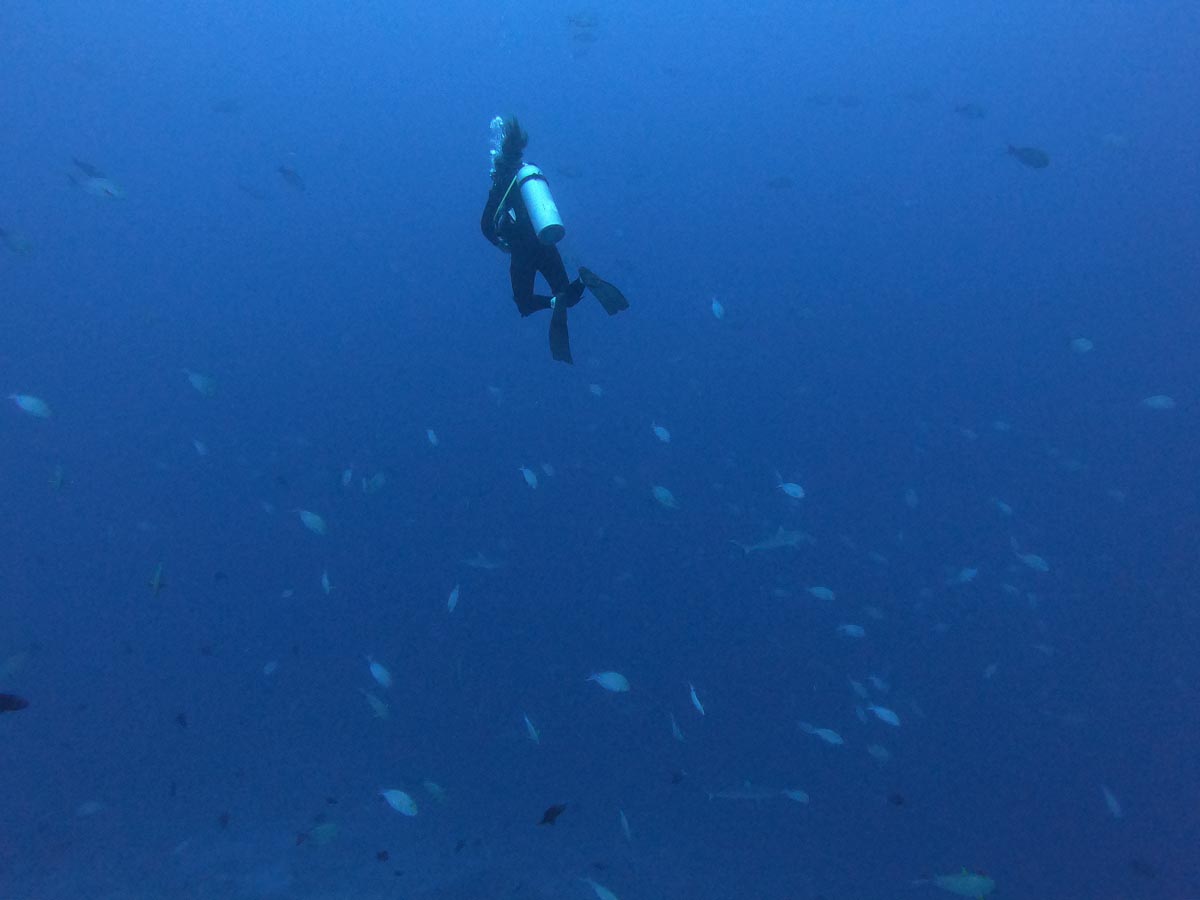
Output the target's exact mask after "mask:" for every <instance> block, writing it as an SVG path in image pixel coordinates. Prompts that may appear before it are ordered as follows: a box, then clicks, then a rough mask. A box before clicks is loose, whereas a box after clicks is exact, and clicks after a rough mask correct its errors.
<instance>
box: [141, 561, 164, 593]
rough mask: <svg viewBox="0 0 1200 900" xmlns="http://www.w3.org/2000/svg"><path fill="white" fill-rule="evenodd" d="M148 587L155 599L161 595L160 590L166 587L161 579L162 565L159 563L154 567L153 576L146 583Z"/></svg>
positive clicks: (162, 578)
mask: <svg viewBox="0 0 1200 900" xmlns="http://www.w3.org/2000/svg"><path fill="white" fill-rule="evenodd" d="M146 584H148V585H149V586H150V590H151V591H153V592H154V596H155V597H157V596H158V595H159V594H160V593H162V589H163V588H165V587H166V586H167V580H166V579H165V578H164V577H163V564H162V563H159V564H158V565H157V566H155V567H154V574H153V575H151V576H150V580H149V581H147V582H146Z"/></svg>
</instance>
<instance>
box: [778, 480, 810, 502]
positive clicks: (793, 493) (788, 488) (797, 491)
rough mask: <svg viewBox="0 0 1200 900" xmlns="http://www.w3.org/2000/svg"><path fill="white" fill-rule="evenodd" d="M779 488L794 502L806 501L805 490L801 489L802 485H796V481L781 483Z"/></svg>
mask: <svg viewBox="0 0 1200 900" xmlns="http://www.w3.org/2000/svg"><path fill="white" fill-rule="evenodd" d="M777 487H778V488H779V489H780V490H781V491H783V492H784V493H785V494H787V495H788V496H789V497H791V498H792V499H793V500H803V499H804V488H802V487H800V485H798V484H796V482H794V481H781V482H779V484H778V485H777Z"/></svg>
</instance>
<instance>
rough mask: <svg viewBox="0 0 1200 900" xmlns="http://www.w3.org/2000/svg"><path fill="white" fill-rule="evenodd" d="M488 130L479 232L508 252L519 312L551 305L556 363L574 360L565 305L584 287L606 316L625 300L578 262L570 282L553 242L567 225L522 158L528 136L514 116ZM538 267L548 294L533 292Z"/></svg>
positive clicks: (540, 179) (543, 178) (572, 302)
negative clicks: (487, 178) (488, 184)
mask: <svg viewBox="0 0 1200 900" xmlns="http://www.w3.org/2000/svg"><path fill="white" fill-rule="evenodd" d="M491 131H492V149H491V155H492V189H491V191H490V192H489V193H488V199H487V205H486V206H484V208H483V217H482V219H481V220H480V227H481V228H482V229H483V236H484V237H486V238H487V239H488V240H489V241H491V242H492V243H493V244H495V245H496V246H497V247H499V248H500V249H501V250H503V251H504V252H505V253H507V254H509V256H510V257H511V259H510V262H509V267H508V274H509V279H510V280H511V282H512V291H513V301H514V302H515V303H516V304H517V310H518V311H519V312H520V313H521V316H522V317H524V316H531V315H533V314H534V313H535V312H541V311H542V310H545V309H548V310H550V311H551V312H550V355H551V356H552V357H554V359H556V360H559V361H560V362H565V363H570V362H573V360H572V359H571V339H570V335H569V333H568V331H567V310H568V309H570V308H571V307H572V306H575V305H576V304H577V303H578V302H579V301H580V300H581V299H583V291H584V288H587V289H588V290H590V291H591V292H592V294H593V295H594V296H595V297H596V299H597V300H599V301H600V305H601V306H603V307H604V310H605V312H607V313H608V314H609V315H610V316H615V315H616V314H617V313H619V312H620V311H621V310H623V309H628V308H629V303H628V301H627V300H626V299H625V297H624V296H623V295H622V294H621V292H620V291H619V290H617V289H616V288H615V287H613V286H612V285H611V284H609V283H608V282H606V281H603V280H601V279H600V278H598V277H596V275H595V273H593V272H590V271H589V270H587V269H585V268H583V267H582V266H581V267H580V269H579V277H578V278H576V279H575V280H574V281H571V279H570V277H569V276H568V275H567V269H566V266H564V265H563V261H562V256H561V255H560V254H559V252H558V247H556V246H555V244H557V243H558V242H559V241H560V240H562V238H563V235H564V234H566V229H565V228H563V223H562V218H561V217H560V216H559V213H558V207H556V206H555V205H554V198H553V197H552V196H551V194H550V186H549V184H548V183H547V181H546V176H545V175H543V174H542V170H541V169H539V168H538V167H537V166H534V165H529V164H527V163H526V162H525V161H524V153H525V145H526V144H528V143H529V136H528V135H527V134H526V133H525V132H524V131H522V130H521V126H520V124H519V123H518V122H517V118H516V116H511V117H509V118H507V119H505V118H501V117H500V116H497V117H496V118H494V119H493V120H492V124H491ZM539 272H540V273H541V274H542V278H544V279H545V280H546V283H547V284H548V285H549V286H550V290H551V292H552V293H551V295H550V296H548V297H547V296H545V295H544V294H535V293H534V292H533V282H534V278H535V277H536V276H537V274H538V273H539Z"/></svg>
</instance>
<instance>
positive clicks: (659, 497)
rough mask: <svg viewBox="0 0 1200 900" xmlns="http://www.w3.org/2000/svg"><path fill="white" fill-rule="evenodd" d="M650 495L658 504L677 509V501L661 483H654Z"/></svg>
mask: <svg viewBox="0 0 1200 900" xmlns="http://www.w3.org/2000/svg"><path fill="white" fill-rule="evenodd" d="M650 495H651V496H652V497H654V499H655V500H656V501H657V502H658V504H659V506H664V507H666V508H667V509H679V501H678V500H676V499H675V495H674V494H672V493H671V492H670V491H669V490H667V489H666V488H665V487H663V486H662V485H661V484H656V485H654V487H652V488H651V489H650Z"/></svg>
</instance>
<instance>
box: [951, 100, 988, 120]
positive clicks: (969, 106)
mask: <svg viewBox="0 0 1200 900" xmlns="http://www.w3.org/2000/svg"><path fill="white" fill-rule="evenodd" d="M954 111H955V112H956V113H958V114H959V115H960V116H962V117H963V118H964V119H982V118H983V117H984V116H986V115H987V110H985V109H984V108H983V107H982V106H980V105H979V104H978V103H960V104H958V106H956V107H954Z"/></svg>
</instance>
